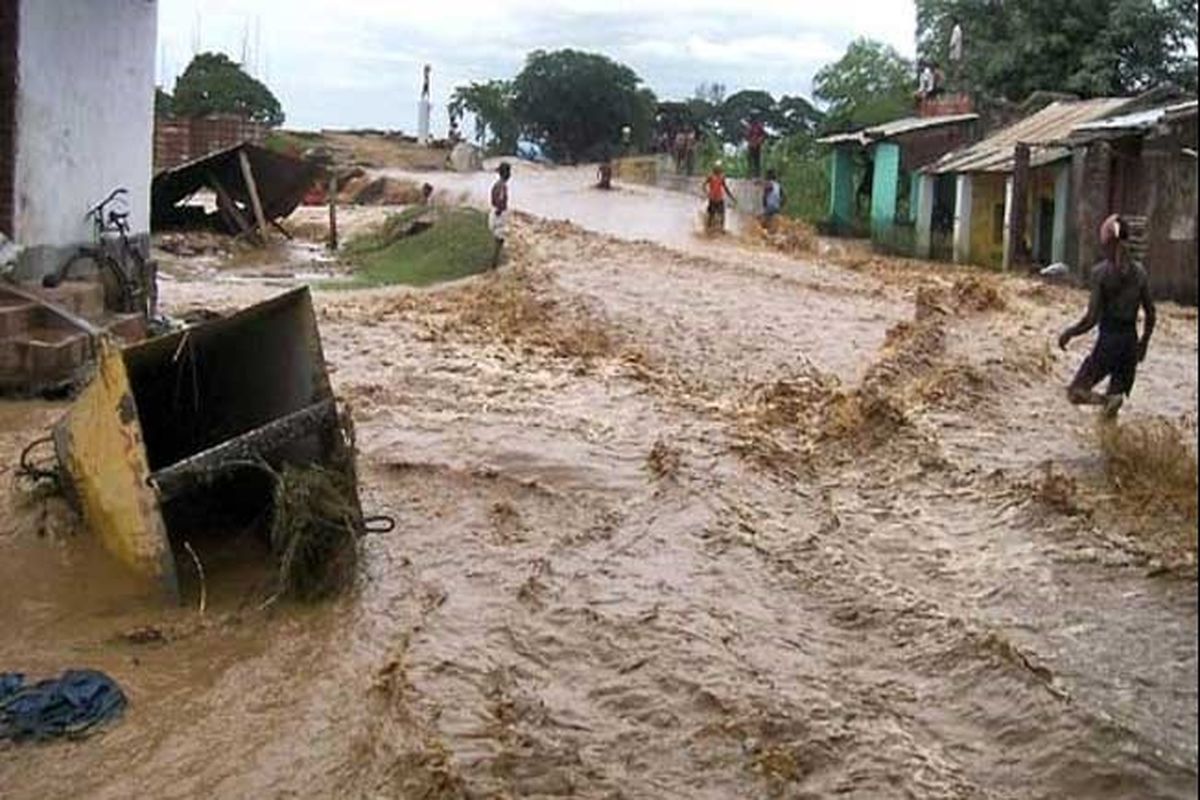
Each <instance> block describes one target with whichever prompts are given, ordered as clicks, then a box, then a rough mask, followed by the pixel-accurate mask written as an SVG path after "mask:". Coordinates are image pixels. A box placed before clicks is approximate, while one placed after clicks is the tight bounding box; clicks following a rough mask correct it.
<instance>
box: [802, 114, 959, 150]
mask: <svg viewBox="0 0 1200 800" xmlns="http://www.w3.org/2000/svg"><path fill="white" fill-rule="evenodd" d="M977 119H979V115H978V114H951V115H948V116H944V117H904V118H902V119H896V120H892V121H891V122H885V123H883V124H882V125H874V126H872V127H870V128H863V129H862V130H859V131H851V132H850V133H835V134H833V135H831V136H826V137H823V138H821V139H818V140H817V141H818V142H820V143H821V144H846V143H849V142H856V143H858V144H861V145H867V144H870V143H871V142H879V141H884V140H886V139H892V138H894V137H896V136H901V135H903V134H906V133H913V132H914V131H921V130H925V129H927V128H938V127H941V126H942V125H956V124H961V123H964V122H972V121H974V120H977Z"/></svg>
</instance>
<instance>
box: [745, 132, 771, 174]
mask: <svg viewBox="0 0 1200 800" xmlns="http://www.w3.org/2000/svg"><path fill="white" fill-rule="evenodd" d="M766 141H767V129H766V128H764V127H763V124H762V121H761V120H759V119H754V120H751V122H750V127H749V129H747V131H746V152H747V153H748V155H749V157H750V177H752V178H757V177H759V176H760V175H762V147H763V143H764V142H766Z"/></svg>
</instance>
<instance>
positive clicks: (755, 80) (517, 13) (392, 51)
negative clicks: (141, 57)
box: [158, 0, 916, 133]
mask: <svg viewBox="0 0 1200 800" xmlns="http://www.w3.org/2000/svg"><path fill="white" fill-rule="evenodd" d="M915 25H916V22H915V12H914V10H913V3H912V2H911V0H832V2H825V3H809V2H801V1H800V0H759V2H757V3H750V2H746V0H721V1H719V2H718V0H657V2H652V3H626V2H622V0H608V2H601V0H566V2H549V3H537V2H533V0H450V1H448V2H445V5H442V4H441V3H438V2H429V1H428V0H160V2H159V21H158V27H159V57H158V61H159V63H158V71H159V82H160V83H161V84H163V85H165V86H166V87H167V88H168V89H169V88H170V87H171V86H172V85H173V84H174V81H175V78H176V76H178V75H179V73H180V72H181V71H182V70H183V68H184V67H185V66H186V65H187V62H188V61H189V60H190V59H191V57H192V55H193V54H194V53H195V52H196V51H197V49H199V50H220V51H223V52H225V53H227V54H229V55H230V56H231V57H233V58H234V59H237V60H242V58H243V54H244V56H245V63H246V64H247V66H248V68H249V70H250V71H251V72H252V73H253V74H254V75H256V76H257V77H258V78H260V79H261V80H263V81H264V82H266V83H267V84H268V85H269V86H270V87H271V89H272V90H273V91H274V92H275V94H276V95H277V96H278V97H279V99H280V102H282V103H283V107H284V111H285V113H286V114H287V118H288V119H287V125H288V126H289V127H295V128H320V127H326V128H348V127H376V128H390V129H396V128H398V129H402V130H405V131H410V132H411V131H413V130H414V129H415V128H416V115H417V111H416V105H417V95H418V93H419V91H420V84H421V65H422V64H424V63H426V62H428V63H430V64H432V65H433V81H432V84H433V85H432V95H433V97H432V99H433V102H434V116H433V123H434V131H435V133H438V132H444V130H445V127H446V112H445V103H446V99H447V96H448V95H449V93H450V91H451V90H453V88H454V87H455V86H456V85H459V84H462V83H466V82H468V81H472V80H486V79H488V78H494V77H512V76H513V75H515V74H516V73H517V72H518V71H519V70H520V68H521V64H522V62H523V61H524V58H525V54H526V53H528V52H529V51H530V50H534V49H538V48H541V49H547V50H551V49H557V48H561V47H574V48H578V49H586V50H593V51H599V52H603V53H605V54H606V55H608V56H610V57H612V58H614V59H616V60H618V61H621V62H624V63H625V64H628V65H629V66H631V67H632V68H633V69H634V70H635V71H636V72H637V73H638V75H640V76H641V78H642V79H643V81H645V82H646V83H647V84H648V85H649V86H650V87H651V88H652V89H654V91H655V92H656V93H657V94H658V96H659V97H660V98H683V97H688V96H690V95H691V94H692V93H693V91H694V89H695V88H696V86H697V85H698V84H699V83H701V82H714V81H715V82H718V83H723V84H725V85H726V87H728V88H729V90H730V91H734V90H736V89H739V88H759V89H766V90H768V91H770V92H771V93H773V94H775V95H780V94H801V95H804V96H808V95H809V93H810V90H811V84H812V77H813V75H814V74H815V73H816V71H817V70H818V69H820V68H821V67H822V66H823V65H825V64H827V63H829V62H830V61H834V60H836V59H837V58H838V57H839V56H840V55H841V53H842V52H843V51H844V50H845V48H846V45H847V44H848V43H849V42H850V41H851V40H852V39H854V38H855V37H858V36H868V37H871V38H875V39H879V40H881V41H885V42H887V43H889V44H891V45H893V46H895V47H896V49H897V50H899V51H900V52H901V53H903V54H904V55H908V56H911V55H912V53H913V49H914V44H913V35H914V29H915Z"/></svg>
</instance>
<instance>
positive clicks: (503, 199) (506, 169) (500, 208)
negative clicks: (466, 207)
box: [488, 161, 512, 269]
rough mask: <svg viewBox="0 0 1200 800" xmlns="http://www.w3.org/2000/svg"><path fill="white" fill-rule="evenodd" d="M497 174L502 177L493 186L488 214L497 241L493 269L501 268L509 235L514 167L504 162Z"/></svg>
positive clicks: (490, 226)
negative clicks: (503, 252)
mask: <svg viewBox="0 0 1200 800" xmlns="http://www.w3.org/2000/svg"><path fill="white" fill-rule="evenodd" d="M496 173H497V174H498V175H499V176H500V177H499V178H497V179H496V182H495V183H493V184H492V210H491V212H490V213H489V214H488V230H490V231H491V232H492V238H493V239H495V240H496V249H495V251H494V252H493V253H492V269H496V268H497V267H499V266H500V250H501V248H503V247H504V239H505V237H506V236H507V235H508V179H509V177H511V175H512V167H511V166H509V164H508V162H507V161H503V162H501V163H500V166H499V168H497V169H496Z"/></svg>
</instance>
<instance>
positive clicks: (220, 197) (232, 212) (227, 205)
mask: <svg viewBox="0 0 1200 800" xmlns="http://www.w3.org/2000/svg"><path fill="white" fill-rule="evenodd" d="M207 177H208V182H209V184H211V185H212V187H213V191H214V192H216V193H217V210H218V211H220V212H221V213H222V214H224V215H226V216H228V217H229V218H230V219H231V220H233V223H234V224H235V225H236V226H237V227H238V229H239V230H240V231H241V232H242V233H249V232H250V231H251V230H252V229H251V227H250V223H249V222H246V218H245V217H243V216H242V212H240V211H238V207H237V206H236V205H235V204H234V202H233V198H232V197H230V196H229V192H227V191H226V190H225V187H224V185H222V184H221V182H220V181H219V180H217V176H216V175H214V174H213V173H211V172H209V173H207Z"/></svg>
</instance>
